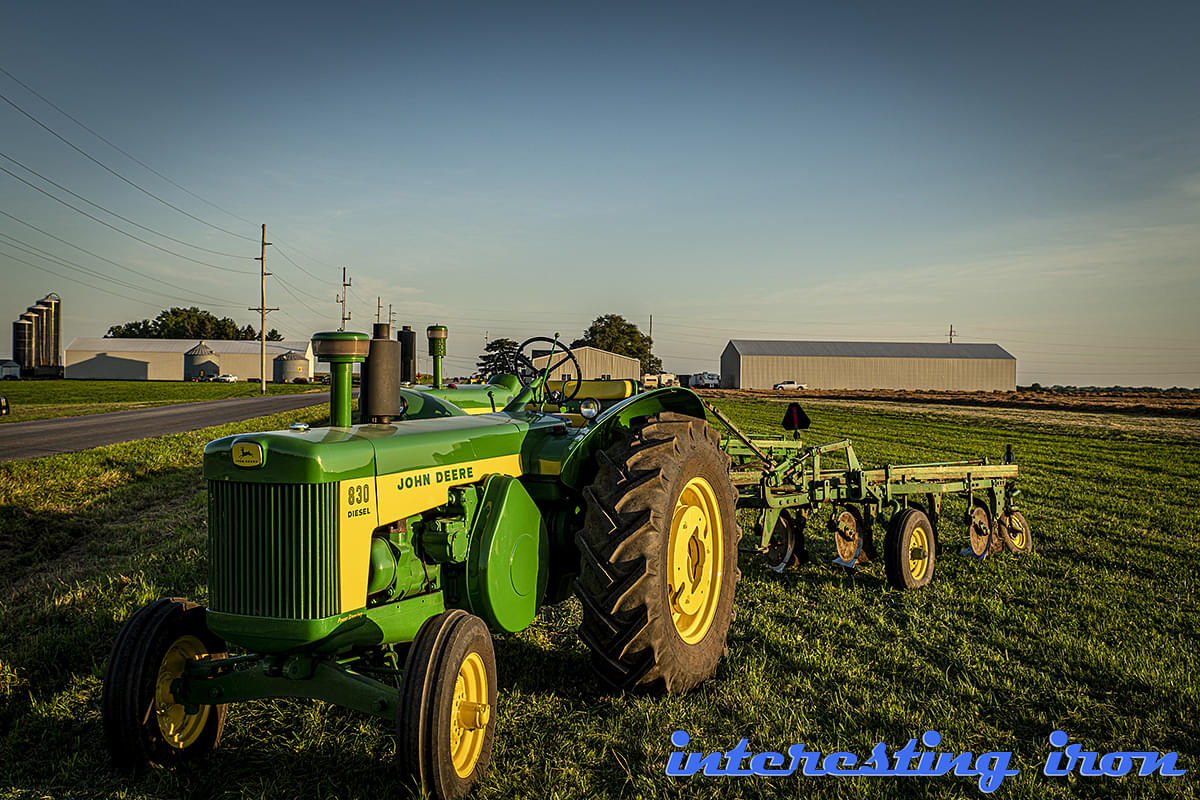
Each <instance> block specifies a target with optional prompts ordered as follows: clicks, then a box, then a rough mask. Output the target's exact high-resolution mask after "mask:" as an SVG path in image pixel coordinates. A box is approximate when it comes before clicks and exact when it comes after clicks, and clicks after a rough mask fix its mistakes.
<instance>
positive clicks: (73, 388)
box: [0, 380, 323, 422]
mask: <svg viewBox="0 0 1200 800" xmlns="http://www.w3.org/2000/svg"><path fill="white" fill-rule="evenodd" d="M321 388H323V387H320V386H313V385H312V384H290V383H279V384H276V383H268V384H267V394H296V393H297V392H311V391H313V390H314V389H321ZM258 389H259V386H258V384H257V383H249V382H247V381H242V382H241V383H207V382H205V383H192V382H190V381H83V380H78V381H77V380H36V381H33V380H30V381H3V382H0V395H4V396H5V397H7V398H8V402H9V407H10V409H11V413H10V414H9V415H8V416H4V417H0V422H26V421H28V420H33V419H49V418H51V417H73V416H78V415H80V414H99V413H102V412H105V411H126V410H128V409H132V408H146V407H148V406H165V405H172V404H174V403H194V402H196V401H198V400H226V399H229V398H231V397H257V396H258Z"/></svg>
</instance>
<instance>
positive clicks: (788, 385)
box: [771, 381, 808, 392]
mask: <svg viewBox="0 0 1200 800" xmlns="http://www.w3.org/2000/svg"><path fill="white" fill-rule="evenodd" d="M771 388H772V389H774V390H775V391H777V392H794V391H797V390H798V389H807V388H808V384H806V383H796V382H795V381H780V382H779V383H777V384H775V385H774V386H772V387H771Z"/></svg>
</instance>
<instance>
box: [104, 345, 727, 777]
mask: <svg viewBox="0 0 1200 800" xmlns="http://www.w3.org/2000/svg"><path fill="white" fill-rule="evenodd" d="M378 327H379V328H382V329H383V330H382V332H381V331H380V330H377V331H376V333H375V338H373V339H372V338H369V337H368V336H367V335H366V334H363V333H350V332H330V333H318V334H316V335H315V336H314V337H313V345H314V351H315V353H316V356H317V358H318V359H320V360H322V361H324V362H328V363H329V364H330V365H331V372H332V385H331V408H330V419H331V424H330V426H329V427H327V428H312V429H310V428H309V427H308V426H305V425H293V426H292V427H291V428H290V429H289V430H283V431H271V432H266V433H252V434H241V435H237V436H230V437H226V438H224V439H219V440H217V441H214V442H211V443H210V444H209V445H208V446H207V447H206V448H205V451H204V477H205V478H206V479H207V481H208V504H209V522H208V527H209V531H208V541H209V552H208V570H209V604H208V606H207V607H203V606H200V605H198V604H196V603H193V602H189V601H187V600H185V599H182V598H174V597H172V598H165V599H162V600H158V601H157V602H154V603H151V604H150V605H148V606H146V607H144V608H142V609H140V610H138V611H137V612H136V613H134V614H133V615H132V616H131V617H130V618H129V619H128V620H127V621H126V622H125V624H124V626H123V627H122V628H121V630H120V633H119V634H118V636H117V639H116V642H115V643H114V644H113V648H112V652H111V654H110V655H109V659H108V664H107V667H106V669H105V674H104V690H103V701H102V705H103V720H104V733H105V739H106V743H107V746H108V749H109V750H110V752H111V754H112V757H113V759H114V761H115V762H116V763H117V764H118V765H119V766H121V767H124V768H126V769H129V770H135V771H136V770H138V769H140V768H142V767H144V766H146V765H148V764H149V765H157V766H169V765H173V764H176V763H179V762H181V761H184V760H186V759H189V758H192V757H194V756H197V755H200V754H203V753H205V752H207V751H209V750H212V749H213V748H214V747H216V746H217V743H218V742H219V740H220V738H221V731H222V728H223V726H224V723H225V713H226V706H227V704H228V703H230V702H235V701H239V700H251V699H256V698H265V697H306V698H314V699H320V700H325V701H328V702H331V703H337V704H340V705H343V706H348V707H350V708H353V709H357V710H359V711H362V712H365V713H368V714H374V715H377V716H380V717H384V718H387V719H388V720H394V721H395V724H396V730H397V734H398V738H399V742H400V753H401V756H402V759H403V761H404V763H405V766H406V768H407V770H408V771H409V773H410V774H411V775H412V776H413V778H414V779H415V780H416V781H417V782H418V783H419V785H420V786H422V787H423V788H424V789H425V790H426V791H428V792H430V793H431V794H433V795H436V796H439V797H445V798H451V797H461V796H462V795H465V794H466V793H467V792H468V791H470V789H471V787H472V786H473V785H474V784H475V782H476V781H477V780H478V779H479V777H480V775H481V774H482V773H483V772H484V770H485V769H486V768H487V765H488V762H489V760H490V757H491V750H492V738H493V733H494V731H495V726H496V689H497V686H496V662H495V655H494V653H493V649H492V638H491V637H492V634H493V633H511V632H515V631H520V630H522V629H523V628H525V627H526V626H528V625H529V624H530V623H531V622H532V621H533V619H534V617H535V616H536V615H537V613H538V609H539V608H540V607H541V606H542V605H545V604H548V603H558V602H560V601H562V600H564V599H566V598H568V597H570V596H571V594H572V593H574V594H575V596H577V597H578V598H579V600H580V602H581V604H582V607H583V622H582V624H581V626H580V629H579V635H580V637H581V638H582V639H583V641H584V642H585V643H586V644H587V646H588V647H589V648H590V649H591V651H592V654H593V661H594V664H595V666H596V669H597V671H598V672H599V674H600V675H601V676H602V677H603V678H604V679H605V680H606V681H608V682H609V683H611V684H612V685H614V686H616V687H621V688H626V689H639V690H650V691H666V692H683V691H687V690H689V689H691V688H692V687H694V686H696V685H697V684H699V683H700V682H701V681H703V680H705V679H706V678H708V677H710V676H711V675H712V674H713V673H714V671H715V670H716V668H717V663H718V661H719V659H720V658H721V655H722V652H723V649H724V645H725V638H726V633H727V631H728V629H729V622H730V618H731V614H732V610H733V600H734V590H735V587H736V584H737V580H738V576H739V573H738V567H737V543H738V539H739V537H740V529H739V527H738V524H737V522H736V519H735V514H734V507H735V501H736V495H735V491H734V488H733V486H732V484H731V482H730V478H729V473H728V465H729V458H728V456H726V455H725V454H724V453H723V452H722V451H721V449H720V448H719V441H718V437H717V434H716V433H715V432H714V431H713V430H712V429H710V427H709V426H708V424H707V423H706V421H705V412H704V405H703V404H702V402H701V401H700V399H699V398H698V397H697V396H696V395H695V394H693V393H692V392H691V391H689V390H687V389H681V388H664V389H659V390H656V391H651V392H646V393H642V394H637V393H636V384H635V383H634V382H632V381H588V380H583V379H582V375H581V373H580V371H579V365H578V362H577V361H576V359H575V357H574V355H573V354H572V353H571V352H570V350H569V349H565V348H562V349H560V345H558V343H557V337H556V338H555V339H554V340H551V339H545V338H539V339H534V340H529V341H528V342H526V343H525V344H524V345H522V347H521V349H520V351H519V352H518V353H516V354H515V357H514V361H515V363H516V364H517V369H516V370H515V372H516V374H514V375H505V376H501V377H499V378H497V379H494V380H492V381H491V382H490V383H489V384H487V385H484V386H472V387H464V388H448V387H447V388H442V387H441V375H440V372H441V371H440V369H436V368H435V381H434V387H433V388H432V389H430V390H428V391H417V390H414V389H408V388H403V387H402V386H401V384H400V382H399V380H398V373H399V370H398V368H397V363H398V361H399V358H398V355H397V353H396V349H395V348H396V346H397V345H398V343H397V342H395V341H392V340H389V339H388V334H387V330H386V326H378ZM437 334H438V332H437V331H434V329H433V328H431V329H430V335H431V337H430V338H431V353H432V354H433V355H434V356H435V359H434V364H435V367H440V359H439V358H438V356H439V355H441V354H444V335H445V334H444V329H441V331H440V337H439V336H437ZM437 338H440V339H441V343H440V347H441V353H439V352H438V344H439V343H438V342H437V341H435V340H436V339H437ZM539 342H542V343H544V344H547V345H549V353H550V357H549V358H548V359H547V363H545V365H544V367H543V368H541V369H538V368H535V367H534V359H533V357H532V356H533V353H530V354H529V355H526V353H525V350H527V349H529V348H530V346H531V345H537V344H538V343H539ZM549 362H555V363H549ZM355 363H362V364H363V368H362V373H363V376H362V389H361V392H360V398H359V399H360V403H359V405H360V424H352V420H351V370H352V367H353V364H355ZM556 375H557V376H558V377H557V379H553V376H556Z"/></svg>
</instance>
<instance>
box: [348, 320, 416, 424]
mask: <svg viewBox="0 0 1200 800" xmlns="http://www.w3.org/2000/svg"><path fill="white" fill-rule="evenodd" d="M391 337H392V326H391V325H389V324H387V323H386V322H380V323H376V324H375V325H374V326H373V328H372V330H371V350H370V353H368V355H367V360H366V363H364V364H363V365H362V368H361V370H362V386H361V390H360V391H359V396H358V407H359V418H360V419H361V420H362V422H363V423H364V424H380V425H386V424H388V423H389V422H391V420H392V417H399V416H401V415H402V414H404V411H405V409H406V407H407V404H406V403H405V402H404V399H403V398H402V397H401V396H400V351H401V342H398V341H395V340H393V339H392V338H391Z"/></svg>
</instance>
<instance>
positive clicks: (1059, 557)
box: [0, 402, 1200, 798]
mask: <svg viewBox="0 0 1200 800" xmlns="http://www.w3.org/2000/svg"><path fill="white" fill-rule="evenodd" d="M723 407H724V408H725V409H726V410H727V411H728V412H729V413H730V414H731V416H733V417H734V419H735V420H737V421H738V422H739V423H741V424H744V425H745V426H746V427H747V428H748V429H751V430H755V431H761V432H774V431H777V430H778V428H777V427H776V425H777V424H778V421H777V418H778V417H779V416H780V415H781V414H780V412H781V410H782V406H780V405H778V404H752V403H733V402H730V403H726V404H723ZM316 414H318V412H317V411H315V410H312V409H309V410H305V411H298V412H293V413H291V414H285V415H279V416H277V417H274V418H271V419H270V420H257V421H251V422H248V423H239V424H237V425H229V426H225V427H223V428H220V429H214V430H210V431H198V432H195V433H189V434H181V435H177V436H170V437H165V438H162V439H158V440H155V446H154V447H147V446H146V445H145V443H141V444H124V445H114V446H111V447H106V448H100V449H98V450H93V451H88V452H85V453H80V454H75V455H70V456H60V457H55V458H51V459H46V460H44V461H40V462H15V463H9V464H3V465H0V575H2V576H3V578H0V662H2V663H0V795H4V796H21V797H41V796H48V797H66V796H85V795H86V796H120V797H130V798H135V797H136V798H141V797H147V798H175V797H183V796H187V797H215V796H234V797H260V796H261V797H288V798H293V797H322V798H323V797H339V798H351V797H363V798H367V797H370V798H378V797H384V796H388V797H391V796H396V797H404V796H407V792H405V791H401V790H400V789H399V783H398V782H399V780H400V770H399V767H398V765H397V764H396V763H395V762H394V759H393V756H394V754H395V752H396V745H395V742H394V739H393V738H392V736H391V730H390V727H389V726H388V725H387V724H386V723H384V722H382V721H376V720H374V719H370V718H367V717H365V716H363V715H361V714H357V713H354V712H350V711H345V710H342V709H338V708H334V707H330V706H326V705H323V704H320V703H314V702H307V701H292V700H279V701H270V702H268V701H262V702H253V703H245V704H242V705H237V706H231V707H230V714H229V720H228V724H227V726H226V731H225V739H224V741H223V744H222V747H221V749H220V750H218V751H217V752H216V753H215V754H213V755H212V756H211V757H210V758H208V759H206V760H204V761H202V762H200V763H197V764H196V765H194V766H192V767H190V768H188V769H186V770H182V771H177V772H152V773H150V774H148V775H146V776H144V777H141V778H139V779H136V780H131V779H127V778H125V777H122V776H120V775H118V774H115V773H113V772H112V771H111V770H110V769H109V767H108V766H107V761H106V758H105V755H104V753H103V751H102V750H101V749H100V715H99V699H100V690H101V685H100V679H101V674H102V672H103V668H104V661H105V658H106V656H107V653H108V648H109V646H110V644H111V642H112V641H113V638H114V637H115V636H116V633H117V630H118V628H119V626H120V623H121V621H122V620H123V619H124V618H125V617H126V616H127V615H128V614H129V613H131V612H132V611H133V609H135V608H137V607H138V606H140V605H142V604H144V603H147V602H149V601H151V600H153V599H155V598H157V597H159V596H162V595H169V594H178V595H186V596H190V597H192V598H195V599H198V600H201V601H203V600H204V599H205V588H204V561H205V556H204V552H205V551H204V548H205V544H204V537H205V527H204V507H205V496H204V484H203V482H202V480H201V478H200V476H199V471H198V464H199V454H200V449H201V447H202V445H203V443H204V442H205V441H206V440H207V439H209V438H212V437H213V436H216V435H219V434H227V433H230V432H233V431H238V430H249V429H254V428H262V427H265V426H272V427H278V426H282V425H284V424H286V423H288V422H291V421H294V420H301V419H303V420H306V421H310V422H317V421H318V419H319V418H318V417H317V416H314V415H316ZM812 416H813V423H814V424H813V428H812V429H811V430H810V431H808V432H807V433H806V439H807V440H808V441H810V442H819V441H829V440H832V439H835V438H840V437H842V436H850V437H852V438H853V439H854V441H855V445H856V449H857V450H858V453H859V455H860V457H861V458H862V459H863V460H864V463H867V464H869V465H876V464H881V463H883V462H885V461H893V462H898V461H916V460H943V459H950V458H956V457H964V456H970V455H985V454H986V455H990V456H993V457H995V458H997V459H998V458H999V457H1000V455H1001V454H1002V453H1003V450H1004V445H1005V443H1012V444H1013V445H1014V448H1015V450H1016V454H1017V456H1018V458H1019V460H1020V463H1021V466H1022V470H1023V473H1024V476H1025V477H1024V478H1023V480H1022V488H1023V497H1022V499H1023V501H1024V509H1025V512H1026V514H1027V516H1028V518H1029V520H1030V522H1031V525H1032V526H1033V530H1034V536H1035V539H1036V545H1037V551H1036V552H1035V553H1034V554H1032V555H1029V556H1024V557H1016V556H1012V555H1008V554H1001V555H999V556H996V557H992V558H989V559H988V560H987V561H985V562H983V563H979V562H975V561H971V560H967V559H964V558H960V557H958V556H957V555H954V554H953V551H954V550H956V549H957V546H958V545H959V544H960V543H961V541H962V537H963V533H964V529H963V527H962V525H961V524H959V523H958V522H957V520H956V519H954V517H955V516H956V514H955V513H954V512H955V510H956V509H957V510H959V511H961V510H962V508H961V506H956V507H951V508H950V509H948V513H947V516H946V522H945V524H944V526H943V529H942V534H941V535H942V540H943V543H944V544H946V545H947V547H946V550H945V551H944V552H943V553H942V554H941V556H940V557H939V559H938V562H937V574H936V577H935V579H934V582H933V584H932V585H931V586H929V587H927V588H925V589H922V590H920V591H917V592H913V593H900V592H896V591H892V590H889V589H887V588H886V586H885V582H884V580H883V569H882V565H881V564H876V565H872V566H870V567H868V568H866V569H864V570H861V571H859V572H858V573H856V574H848V573H846V572H844V571H841V570H838V569H835V568H833V567H831V566H830V565H829V559H830V558H831V556H832V543H831V541H830V540H829V538H828V534H825V533H823V532H820V533H817V534H815V535H813V536H812V537H811V538H810V548H811V550H812V553H813V560H812V561H811V562H809V563H808V564H805V565H802V566H801V567H799V568H797V569H795V570H792V571H789V572H787V573H785V574H782V575H777V574H775V573H772V572H768V571H766V570H764V569H763V568H762V567H761V566H760V565H759V563H758V562H757V560H756V558H755V557H753V556H752V555H750V554H743V557H742V582H741V585H740V586H739V588H738V602H737V608H738V617H737V619H736V621H735V622H734V624H733V628H732V631H731V634H730V638H729V647H728V655H727V657H726V658H725V659H724V661H723V662H722V666H721V669H720V671H719V672H718V674H717V676H716V678H715V679H714V680H712V681H710V682H708V683H706V684H705V685H704V686H703V687H702V688H701V689H700V690H698V691H697V692H695V693H693V694H691V695H688V696H684V697H668V698H659V697H646V696H630V695H625V694H615V693H612V692H610V691H609V690H607V689H606V688H604V687H603V686H602V685H600V684H599V683H597V681H596V680H595V679H594V678H593V677H592V675H591V673H590V671H589V667H588V655H587V652H586V651H585V649H584V647H583V646H582V645H581V644H580V643H579V642H578V640H577V639H576V636H575V632H574V629H575V626H576V625H577V623H578V619H579V608H578V605H577V603H576V602H575V601H571V602H568V603H566V604H564V605H562V606H559V607H555V608H551V609H547V610H545V611H543V613H542V614H541V616H540V617H539V619H538V621H537V622H536V623H535V625H534V626H533V627H532V628H530V629H529V630H527V631H525V632H524V633H522V634H519V635H515V636H503V637H497V638H496V640H495V642H496V653H497V661H498V664H499V677H500V681H501V692H500V708H499V717H498V720H499V721H498V732H497V737H496V743H495V752H494V755H493V760H492V766H491V770H490V771H489V773H488V774H487V776H486V777H485V779H484V780H483V782H482V783H481V785H480V787H479V789H478V791H477V793H476V796H478V797H483V798H507V797H518V796H534V797H562V798H570V797H611V798H616V797H634V796H662V797H672V798H673V797H679V796H684V797H704V798H724V797H729V796H734V797H779V798H795V797H797V796H816V797H826V798H839V797H845V796H849V795H851V794H854V795H857V796H863V797H868V798H887V797H897V796H913V797H926V796H929V797H946V798H950V797H972V796H982V795H980V794H979V791H978V789H977V788H976V783H975V779H973V778H965V777H953V776H947V777H941V778H834V777H823V778H797V777H792V778H729V777H726V778H706V777H703V776H695V777H689V778H668V777H667V776H666V775H664V766H665V764H666V761H667V757H668V755H669V754H670V752H671V751H672V749H673V748H672V747H671V745H670V742H669V737H670V735H671V733H672V732H673V731H675V730H676V729H680V728H682V729H684V730H686V731H688V732H689V733H690V734H691V741H692V744H691V745H690V746H689V748H688V749H689V750H704V751H709V750H716V749H721V750H727V749H729V748H732V747H733V746H734V745H736V744H737V743H738V740H739V739H741V738H742V737H746V738H748V739H749V747H750V748H751V749H752V750H778V749H782V748H786V747H787V746H788V745H789V744H792V743H798V742H802V743H805V744H806V745H808V747H809V748H810V749H819V750H821V751H823V752H829V751H832V750H845V751H850V752H854V753H856V754H858V755H859V757H860V758H865V757H866V756H867V755H868V754H869V753H870V750H871V748H872V747H873V746H874V745H875V744H876V743H878V742H885V743H888V744H889V745H890V746H892V747H900V746H902V745H904V744H905V743H906V742H907V741H908V740H909V738H912V737H920V735H921V733H922V732H923V731H925V730H928V729H933V730H937V731H939V732H940V733H941V735H942V737H943V744H942V748H941V749H943V750H953V751H955V752H957V751H960V750H969V751H973V752H980V751H995V750H1010V751H1013V752H1014V754H1015V755H1014V759H1013V765H1014V766H1015V767H1017V768H1019V769H1020V770H1021V774H1020V775H1018V776H1016V777H1012V778H1008V779H1006V780H1005V781H1004V783H1003V785H1002V786H1001V787H1000V789H999V791H998V792H996V794H994V795H992V796H994V797H1006V798H1009V797H1020V798H1040V797H1075V796H1080V797H1152V796H1154V797H1157V796H1179V797H1192V796H1195V794H1196V786H1197V785H1198V782H1197V781H1196V775H1197V772H1196V770H1197V769H1200V763H1198V761H1200V759H1198V756H1200V723H1198V718H1200V715H1198V714H1197V709H1198V708H1200V692H1198V690H1197V675H1198V674H1200V654H1198V650H1200V644H1198V642H1200V630H1198V628H1200V621H1198V620H1200V613H1198V612H1200V609H1198V607H1197V596H1198V594H1197V589H1198V588H1200V587H1198V586H1197V583H1198V578H1197V575H1198V574H1200V542H1198V531H1200V511H1198V507H1197V498H1200V447H1198V446H1197V441H1196V439H1195V438H1190V439H1178V438H1176V439H1170V440H1162V441H1160V440H1158V439H1156V438H1151V437H1148V436H1142V435H1139V434H1120V433H1115V432H1108V431H1105V430H1103V429H1080V428H1059V427H1055V426H1051V425H1039V424H1032V423H1030V424H1019V425H1018V424H1012V423H999V422H995V421H990V420H988V419H987V418H985V417H980V418H966V419H964V418H961V417H954V418H951V417H943V416H937V415H932V414H931V415H915V414H910V413H903V412H896V413H891V412H879V411H871V412H867V411H856V410H852V409H846V408H830V407H821V408H814V409H813V410H812ZM822 521H823V519H822V520H819V521H818V522H817V524H816V525H814V528H816V529H820V530H823V528H822V526H821V524H820V523H821V522H822ZM877 537H880V540H881V534H879V533H877ZM1055 729H1061V730H1065V731H1067V732H1068V733H1070V734H1071V736H1072V737H1073V741H1077V742H1080V743H1082V744H1083V745H1084V746H1085V749H1096V750H1100V751H1109V750H1157V751H1179V752H1180V754H1181V755H1180V761H1179V765H1180V766H1182V767H1184V768H1185V769H1187V770H1188V775H1187V776H1185V777H1183V778H1175V779H1164V778H1159V777H1153V778H1138V777H1126V778H1081V777H1076V778H1073V779H1067V778H1047V777H1044V776H1042V775H1041V765H1042V764H1043V762H1044V760H1045V757H1046V754H1047V753H1048V752H1050V751H1051V750H1052V748H1051V747H1050V745H1049V744H1048V743H1047V736H1048V735H1049V734H1050V732H1051V731H1053V730H1055Z"/></svg>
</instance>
